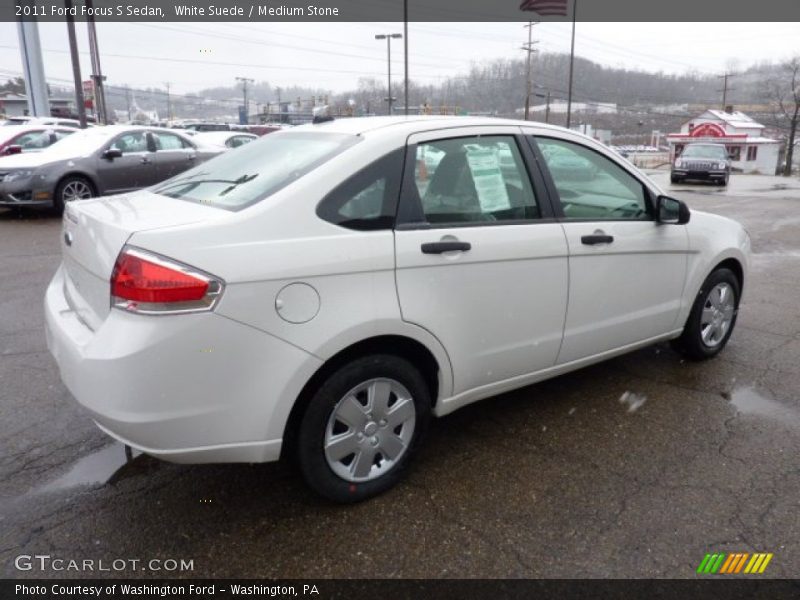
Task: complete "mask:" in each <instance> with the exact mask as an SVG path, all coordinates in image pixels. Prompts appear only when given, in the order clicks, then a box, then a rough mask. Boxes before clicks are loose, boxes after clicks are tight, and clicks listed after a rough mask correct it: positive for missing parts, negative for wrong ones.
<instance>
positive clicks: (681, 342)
mask: <svg viewBox="0 0 800 600" xmlns="http://www.w3.org/2000/svg"><path fill="white" fill-rule="evenodd" d="M724 283H727V284H728V285H729V286H730V288H731V289H732V291H733V294H734V297H733V316H732V319H731V322H730V325H729V327H728V329H727V331H726V332H725V335H724V336H722V338H721V339H720V340H719V341H716V342H715V343H714V344H713V345H709V344H707V343H706V342H705V341H703V335H702V333H703V328H702V313H703V310H704V308H706V306H707V304H709V303H710V300H709V296H710V294H711V292H712V290H714V289H715V288H716V286H718V285H720V284H724ZM740 298H741V285H740V284H739V280H738V279H737V277H736V275H735V274H734V273H733V271H731V270H730V269H726V268H720V269H717V270H715V271H713V272H712V273H711V274H710V275H709V276H708V277H707V278H706V280H705V281H704V282H703V285H702V286H700V291H699V292H697V297H696V298H695V301H694V304H693V305H692V310H691V312H690V313H689V318H688V319H687V320H686V325H684V327H683V333H682V334H681V336H680V337H679V338H677V339H675V340H673V341H672V347H673V348H674V349H675V350H677V351H678V352H680V353H681V354H683V355H684V356H686V357H687V358H689V359H691V360H706V359H709V358H713V357H714V356H716V355H717V354H719V353H720V352H721V351H722V349H723V348H724V347H725V345H726V344H727V343H728V340H729V339H730V337H731V334H732V333H733V329H734V327H735V326H736V317H737V316H738V314H739V299H740Z"/></svg>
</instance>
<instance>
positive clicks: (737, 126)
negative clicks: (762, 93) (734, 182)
mask: <svg viewBox="0 0 800 600" xmlns="http://www.w3.org/2000/svg"><path fill="white" fill-rule="evenodd" d="M763 131H764V125H762V124H761V123H757V122H756V121H754V120H753V119H751V118H750V117H748V116H747V115H746V114H744V113H742V112H738V111H734V110H732V109H731V110H728V111H722V110H707V111H706V112H704V113H703V114H701V115H699V116H697V117H695V118H694V119H691V120H690V121H686V122H685V123H684V124H683V125H682V126H681V131H680V133H670V134H668V135H667V142H668V143H669V157H670V161H674V160H675V158H676V156H678V155H680V153H681V152H682V151H683V148H684V147H685V146H686V145H687V144H690V143H693V142H694V143H698V142H712V143H715V144H725V147H726V148H727V149H728V154H730V155H731V165H732V167H733V168H734V169H735V170H738V171H741V172H743V173H763V174H769V175H772V174H774V173H775V169H776V168H777V166H778V150H779V149H780V142H779V141H778V140H773V139H772V138H768V137H764V136H763Z"/></svg>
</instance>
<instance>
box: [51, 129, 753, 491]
mask: <svg viewBox="0 0 800 600" xmlns="http://www.w3.org/2000/svg"><path fill="white" fill-rule="evenodd" d="M430 155H436V156H437V157H439V158H440V160H437V161H434V162H431V161H425V160H424V157H426V156H430ZM554 156H556V157H560V159H561V160H562V162H563V157H573V158H574V160H573V162H575V163H576V164H577V163H578V162H580V163H581V164H584V163H589V164H591V165H592V171H593V176H592V177H591V178H583V177H574V176H572V175H574V174H573V173H571V172H570V169H566V168H563V165H561V166H559V168H557V169H552V170H551V169H550V167H549V164H548V160H549V159H548V157H554ZM501 158H503V160H501ZM501 163H502V165H501ZM62 246H63V263H62V265H61V267H60V268H59V269H58V271H57V273H56V274H55V277H54V278H53V281H52V283H51V284H50V286H49V288H48V290H47V295H46V306H45V310H46V320H47V333H48V345H49V348H50V350H51V352H52V354H53V355H54V356H55V359H56V361H57V362H58V365H59V367H60V370H61V376H62V378H63V380H64V382H65V384H66V385H67V387H68V388H69V389H70V391H71V392H72V394H73V395H74V396H75V397H76V398H77V400H78V402H80V403H81V404H82V405H83V406H84V407H85V408H86V409H87V411H88V412H89V414H90V415H91V417H92V418H93V419H94V420H95V421H96V423H97V425H98V426H99V427H100V428H101V429H102V430H103V431H105V432H107V433H108V434H109V435H111V436H112V437H114V438H116V439H118V440H120V441H122V442H123V443H125V444H127V445H129V446H132V447H134V448H137V449H139V450H141V451H143V452H145V453H148V454H151V455H153V456H157V457H160V458H163V459H166V460H170V461H174V462H194V463H199V462H264V461H273V460H277V459H278V458H279V457H280V456H281V455H289V456H293V457H294V458H296V460H297V464H298V465H299V467H300V470H301V471H302V473H303V475H304V477H305V479H306V481H307V482H308V484H309V485H310V486H311V487H312V488H314V489H315V490H316V491H317V492H319V493H321V494H323V495H325V496H327V497H328V498H331V499H333V500H335V501H340V502H351V501H356V500H361V499H364V498H367V497H370V496H373V495H375V494H378V493H380V492H382V491H384V490H386V489H388V488H389V487H391V486H392V485H394V484H395V483H396V482H397V481H398V479H399V478H400V477H401V476H402V474H403V472H404V471H405V467H406V465H407V464H408V462H409V460H410V459H411V457H412V455H413V453H414V450H415V449H416V448H417V447H418V445H419V442H420V440H421V438H422V435H423V433H424V431H425V429H426V424H427V422H428V420H429V417H430V416H431V415H435V416H442V415H446V414H448V413H450V412H452V411H454V410H456V409H458V408H460V407H462V406H465V405H467V404H469V403H471V402H475V401H477V400H481V399H483V398H488V397H490V396H494V395H496V394H499V393H502V392H506V391H508V390H512V389H515V388H519V387H521V386H526V385H529V384H532V383H535V382H538V381H541V380H544V379H547V378H550V377H554V376H556V375H560V374H562V373H566V372H568V371H572V370H575V369H579V368H581V367H584V366H586V365H589V364H592V363H596V362H599V361H602V360H605V359H607V358H610V357H612V356H616V355H619V354H623V353H625V352H630V351H631V350H634V349H636V348H641V347H643V346H646V345H648V344H653V343H654V342H659V341H663V340H673V342H674V345H675V347H676V348H677V349H679V350H680V351H681V352H683V353H684V354H685V355H686V356H688V357H690V358H693V359H704V358H709V357H713V356H714V355H716V354H717V353H718V352H720V351H721V350H722V349H723V347H724V346H725V344H726V342H727V341H728V339H729V337H730V336H731V333H732V331H733V328H734V325H735V323H736V316H737V311H738V306H739V301H740V297H741V293H742V289H743V286H744V283H745V281H746V280H747V267H748V256H749V252H750V239H749V237H748V235H747V233H746V232H745V230H744V229H743V228H742V227H741V226H740V225H739V224H738V223H736V222H734V221H731V220H728V219H725V218H722V217H719V216H714V215H710V214H705V213H702V212H698V211H694V212H692V213H691V215H690V213H689V209H688V208H687V207H686V206H685V205H684V204H683V203H682V202H680V201H678V200H675V199H673V198H670V197H667V196H665V195H663V194H662V191H661V190H660V189H659V188H658V187H657V186H656V185H655V184H654V183H653V182H652V181H650V180H649V179H648V178H647V177H646V176H645V175H643V174H642V173H641V172H639V171H637V170H636V169H635V168H634V167H632V166H631V165H630V163H628V162H626V161H624V160H623V159H621V158H620V157H619V156H618V155H616V154H614V153H613V152H611V151H609V150H608V149H606V148H605V147H604V146H603V145H601V144H599V143H597V142H595V141H593V140H591V139H589V138H588V137H585V136H583V135H581V134H578V133H575V132H572V131H568V130H565V129H562V128H558V127H553V126H548V125H543V124H538V123H531V122H517V121H505V120H494V119H484V118H467V117H456V118H446V117H445V118H439V117H436V118H433V117H432V118H424V117H423V118H408V119H404V118H367V119H346V120H338V121H333V122H327V123H323V124H318V125H308V126H302V127H297V128H294V129H292V130H289V131H282V132H278V133H273V134H270V135H268V136H265V137H264V138H261V139H259V140H257V141H255V142H252V143H249V144H247V145H246V146H245V147H242V148H240V149H238V150H237V151H236V152H232V153H226V154H223V155H220V156H219V157H217V158H214V159H212V160H211V161H209V162H206V163H204V164H203V165H200V166H198V167H196V168H194V169H192V170H190V171H187V172H185V173H182V174H181V175H179V176H177V177H174V178H173V179H170V180H167V181H166V182H164V183H161V184H159V185H157V186H155V187H153V188H150V189H148V190H144V191H139V192H135V193H130V194H125V195H120V196H115V197H110V198H98V199H90V200H81V201H75V202H72V203H69V204H68V206H67V209H66V211H65V215H64V231H63V243H62Z"/></svg>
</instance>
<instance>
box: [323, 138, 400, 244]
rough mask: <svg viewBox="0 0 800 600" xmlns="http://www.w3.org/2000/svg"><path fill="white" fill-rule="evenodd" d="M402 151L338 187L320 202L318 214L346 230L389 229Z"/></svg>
mask: <svg viewBox="0 0 800 600" xmlns="http://www.w3.org/2000/svg"><path fill="white" fill-rule="evenodd" d="M402 169H403V150H402V149H399V150H395V151H394V152H391V153H389V154H387V155H386V156H384V157H383V158H380V159H378V160H376V161H375V162H373V163H372V164H371V165H369V166H367V167H366V168H364V169H362V170H361V171H359V172H358V173H356V174H355V175H353V176H352V177H350V178H348V179H347V180H346V181H345V182H344V183H342V184H341V185H339V186H337V187H336V188H335V189H334V190H333V191H332V192H330V193H329V194H328V195H327V196H325V198H324V199H323V200H322V202H320V204H319V206H318V207H317V214H318V215H319V216H320V218H322V219H325V220H326V221H329V222H331V223H333V224H335V225H341V226H342V227H347V228H349V229H360V230H374V229H391V228H392V227H393V226H394V217H395V213H396V212H397V198H398V194H399V193H400V177H401V175H402Z"/></svg>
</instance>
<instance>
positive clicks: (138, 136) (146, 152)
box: [97, 130, 155, 194]
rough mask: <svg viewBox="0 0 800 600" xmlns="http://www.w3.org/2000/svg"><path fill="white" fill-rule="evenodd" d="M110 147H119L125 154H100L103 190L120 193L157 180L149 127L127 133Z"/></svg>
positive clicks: (98, 159) (117, 148)
mask: <svg viewBox="0 0 800 600" xmlns="http://www.w3.org/2000/svg"><path fill="white" fill-rule="evenodd" d="M108 148H113V149H116V150H119V151H120V152H122V156H120V157H119V158H113V159H105V158H102V157H98V158H97V176H98V182H99V184H100V188H101V190H100V191H101V193H102V194H119V193H122V192H128V191H130V190H136V189H139V188H143V187H147V186H150V185H153V184H154V183H155V165H154V163H153V157H154V152H152V150H151V146H150V144H149V142H148V139H147V132H146V131H144V130H138V131H130V132H128V133H123V134H121V135H119V136H117V137H116V138H115V139H114V140H113V141H112V142H111V144H110V145H109V146H108V147H107V148H104V149H108ZM101 153H102V151H101Z"/></svg>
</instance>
